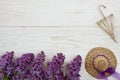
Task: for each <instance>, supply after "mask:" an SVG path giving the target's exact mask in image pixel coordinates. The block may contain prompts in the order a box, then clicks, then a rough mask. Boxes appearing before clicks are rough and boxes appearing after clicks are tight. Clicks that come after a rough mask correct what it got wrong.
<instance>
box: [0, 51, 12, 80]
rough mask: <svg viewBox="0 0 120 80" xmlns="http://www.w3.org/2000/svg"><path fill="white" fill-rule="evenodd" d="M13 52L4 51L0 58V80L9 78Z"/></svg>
mask: <svg viewBox="0 0 120 80" xmlns="http://www.w3.org/2000/svg"><path fill="white" fill-rule="evenodd" d="M13 57H14V52H13V51H12V52H6V54H4V55H3V56H1V58H0V80H3V79H4V78H11V77H12V75H13V72H14V61H13Z"/></svg>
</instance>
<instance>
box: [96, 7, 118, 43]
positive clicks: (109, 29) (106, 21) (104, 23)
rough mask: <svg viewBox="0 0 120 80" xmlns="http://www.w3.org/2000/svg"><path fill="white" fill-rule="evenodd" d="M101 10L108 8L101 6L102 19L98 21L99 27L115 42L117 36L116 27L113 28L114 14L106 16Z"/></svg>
mask: <svg viewBox="0 0 120 80" xmlns="http://www.w3.org/2000/svg"><path fill="white" fill-rule="evenodd" d="M101 8H106V6H104V5H100V6H99V10H100V13H101V15H102V17H103V18H102V19H101V20H99V21H97V24H98V26H99V27H100V28H101V29H103V30H104V31H105V32H106V33H107V34H108V35H109V36H110V37H111V38H112V39H113V40H114V41H115V42H117V41H116V39H115V34H114V26H113V14H110V15H108V16H106V17H105V16H104V14H103V12H102V9H101Z"/></svg>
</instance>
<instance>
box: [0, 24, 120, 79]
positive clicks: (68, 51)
mask: <svg viewBox="0 0 120 80" xmlns="http://www.w3.org/2000/svg"><path fill="white" fill-rule="evenodd" d="M115 32H116V33H115V34H116V39H117V41H118V43H115V42H113V40H112V39H111V38H110V37H109V36H108V35H107V34H106V33H104V32H103V31H102V30H101V29H100V28H99V27H97V26H93V27H82V26H81V27H57V28H56V27H0V55H2V54H3V53H5V52H6V51H15V56H17V57H18V56H20V55H22V54H23V53H26V52H34V53H35V54H37V53H38V52H40V51H41V50H44V51H45V52H46V56H47V57H46V58H47V61H48V60H51V58H52V57H53V55H55V54H56V53H58V52H62V53H64V54H65V56H66V60H65V61H66V63H68V62H70V60H71V59H72V58H73V57H75V56H76V55H78V54H79V55H81V56H82V58H83V63H82V69H81V72H80V74H81V76H82V77H81V80H96V79H95V78H93V77H91V76H90V75H89V74H88V73H87V72H86V70H85V68H84V61H85V56H86V55H87V53H88V51H89V50H90V49H91V48H94V47H106V48H108V49H111V50H112V51H113V52H114V53H115V55H116V57H117V60H118V66H117V71H120V63H119V61H120V54H119V53H120V45H119V44H120V27H116V28H115ZM109 80H114V79H113V78H112V77H110V78H109Z"/></svg>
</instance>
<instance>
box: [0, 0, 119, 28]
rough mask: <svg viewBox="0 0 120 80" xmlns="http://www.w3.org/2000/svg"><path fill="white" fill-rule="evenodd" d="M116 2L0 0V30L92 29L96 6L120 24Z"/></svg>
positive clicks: (96, 0)
mask: <svg viewBox="0 0 120 80" xmlns="http://www.w3.org/2000/svg"><path fill="white" fill-rule="evenodd" d="M119 3H120V0H114V1H113V0H0V26H96V21H97V20H99V19H100V18H101V16H100V15H99V12H98V10H97V7H98V5H102V4H104V5H106V6H107V10H105V11H104V12H105V14H106V15H108V14H110V13H114V18H115V25H116V26H119V25H120V23H119V21H120V18H119V17H120V15H119V14H120V5H119Z"/></svg>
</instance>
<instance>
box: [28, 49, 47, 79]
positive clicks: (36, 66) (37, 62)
mask: <svg viewBox="0 0 120 80" xmlns="http://www.w3.org/2000/svg"><path fill="white" fill-rule="evenodd" d="M44 62H45V54H44V52H43V51H41V52H40V53H39V54H38V55H37V57H36V58H35V59H34V60H33V62H32V64H31V69H30V74H31V76H32V78H31V80H45V73H44V67H45V66H44Z"/></svg>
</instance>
